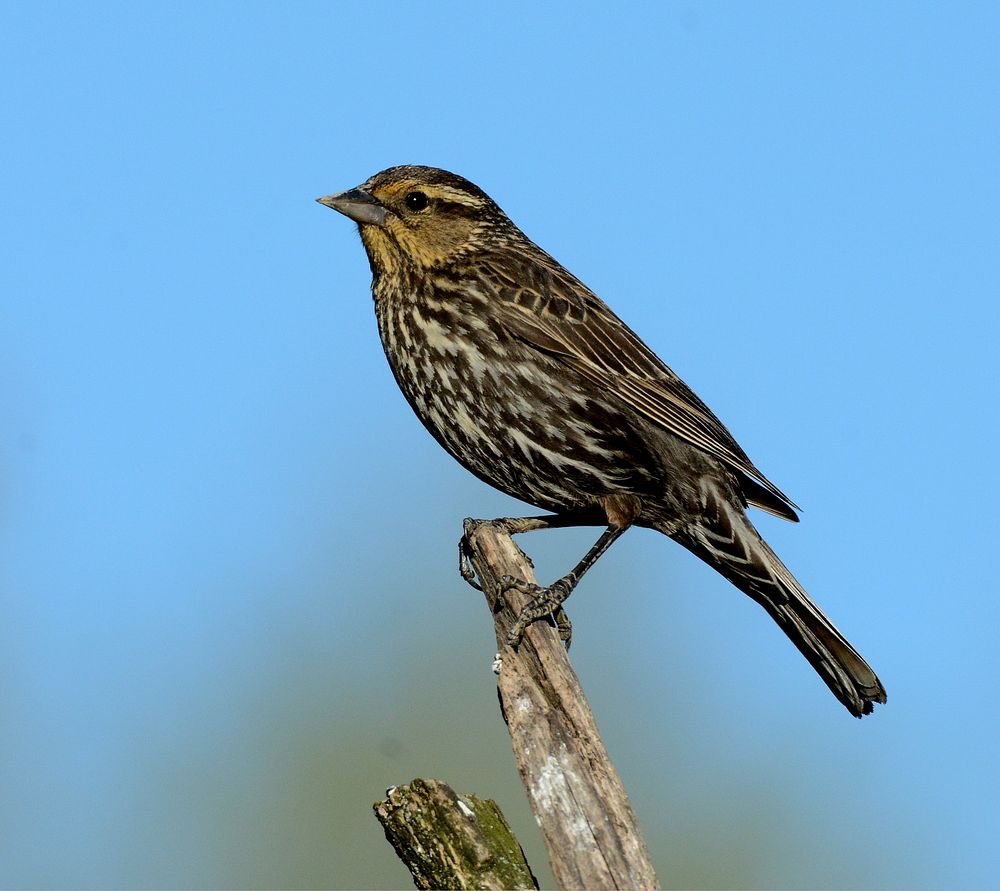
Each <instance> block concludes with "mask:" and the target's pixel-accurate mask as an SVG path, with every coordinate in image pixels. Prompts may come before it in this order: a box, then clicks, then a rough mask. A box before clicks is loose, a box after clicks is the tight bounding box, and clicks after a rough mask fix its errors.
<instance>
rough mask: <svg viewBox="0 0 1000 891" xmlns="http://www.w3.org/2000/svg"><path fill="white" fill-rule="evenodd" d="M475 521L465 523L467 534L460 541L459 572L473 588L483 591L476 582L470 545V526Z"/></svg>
mask: <svg viewBox="0 0 1000 891" xmlns="http://www.w3.org/2000/svg"><path fill="white" fill-rule="evenodd" d="M475 522H476V521H475V520H466V521H465V534H464V535H463V536H462V537H461V538H460V539H459V540H458V572H459V575H461V576H462V578H463V579H465V580H466V581H467V582H468V583H469V584H470V585H472V587H473V588H475V589H476V590H477V591H482V590H483V586H482V585H480V584H479V582H477V581H476V570H475V568H474V567H473V565H472V547H471V546H470V544H469V533H470V532H471V531H472V529H471V528H470V526H469V524H470V523H475Z"/></svg>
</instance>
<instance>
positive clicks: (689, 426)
mask: <svg viewBox="0 0 1000 891" xmlns="http://www.w3.org/2000/svg"><path fill="white" fill-rule="evenodd" d="M318 200H319V201H320V203H322V204H325V205H326V206H327V207H331V208H333V209H334V210H337V211H339V212H340V213H342V214H344V215H345V216H347V217H349V218H350V219H352V220H354V221H355V222H356V223H357V224H358V229H359V230H360V232H361V240H362V242H363V243H364V246H365V250H366V251H367V253H368V261H369V263H370V265H371V271H372V294H373V296H374V298H375V315H376V318H377V321H378V330H379V334H380V336H381V338H382V346H383V348H384V349H385V355H386V358H387V359H388V360H389V366H390V367H391V368H392V373H393V375H395V378H396V382H397V383H398V384H399V387H400V389H401V390H402V391H403V394H404V395H405V397H406V399H407V401H408V402H409V403H410V405H411V406H412V408H413V410H414V411H415V412H416V413H417V417H419V418H420V420H421V421H422V422H423V424H424V426H425V427H426V428H427V429H428V430H429V431H430V432H431V434H432V435H433V436H434V438H435V439H436V440H437V441H438V442H439V443H440V444H441V445H442V446H444V448H445V449H446V450H447V451H448V452H449V453H450V454H451V455H452V456H453V457H455V458H456V459H457V460H458V461H460V462H461V463H462V464H463V465H464V466H465V467H466V468H468V469H469V470H471V471H472V472H473V473H474V474H475V475H476V476H478V477H479V478H480V479H482V480H484V481H485V482H487V483H489V484H490V485H491V486H495V487H496V488H497V489H500V490H501V491H502V492H506V493H507V494H508V495H512V496H513V497H515V498H518V499H520V500H521V501H526V502H528V503H530V504H534V505H537V506H538V507H540V508H542V509H544V510H548V511H551V512H552V516H547V517H531V518H523V519H506V520H498V521H496V522H498V523H500V524H502V525H503V526H504V528H506V529H507V530H508V531H511V532H527V531H530V530H533V529H542V528H550V527H554V526H569V525H606V526H607V528H606V530H605V531H604V533H603V534H602V535H601V537H600V538H599V539H598V541H597V543H596V544H595V545H594V546H593V548H591V549H590V551H589V552H588V553H587V554H586V555H585V556H584V558H583V559H582V560H581V561H580V563H579V564H578V565H577V566H576V567H574V569H573V570H572V571H571V572H569V573H568V574H567V575H565V576H564V577H563V578H561V579H559V580H558V581H556V582H555V583H553V584H552V585H550V586H548V587H544V588H543V587H539V586H535V585H529V584H527V583H526V582H524V581H522V580H518V579H506V580H505V584H506V585H507V587H517V588H518V589H520V590H522V591H526V592H528V593H529V594H530V595H532V598H533V599H532V600H531V602H530V603H529V604H528V606H527V607H525V609H524V611H523V612H522V613H521V615H520V616H519V618H518V620H517V622H516V624H515V625H514V628H513V629H512V631H511V636H510V643H511V644H512V645H514V646H516V645H517V643H518V642H519V641H520V639H521V636H522V635H523V633H524V630H525V628H526V627H527V626H528V625H529V624H530V623H531V622H533V621H535V620H536V619H539V618H542V617H543V616H548V615H551V614H554V613H555V614H561V613H562V608H561V604H562V602H563V601H564V600H565V599H566V597H567V596H569V594H570V592H571V591H572V590H573V588H574V587H575V585H576V583H577V582H578V581H579V579H580V577H581V576H582V575H583V574H584V573H585V572H586V571H587V570H588V569H589V568H590V567H591V566H592V565H593V564H594V562H595V561H596V560H597V559H598V558H599V557H600V556H601V554H603V553H604V552H605V551H606V550H607V549H608V547H610V545H611V544H612V542H614V541H615V539H617V538H618V537H619V536H620V535H621V534H622V533H623V532H624V531H625V530H626V529H628V528H629V526H632V525H638V526H644V527H647V528H650V529H656V530H657V531H659V532H662V533H663V534H664V535H667V536H669V537H670V538H672V539H673V540H674V541H676V542H679V543H680V544H682V545H684V547H686V548H687V549H688V550H690V551H692V552H693V553H694V554H696V555H697V556H698V557H700V558H701V559H702V560H704V561H705V562H706V563H708V564H709V565H710V566H711V567H713V568H714V569H716V570H717V571H718V572H720V573H721V574H722V575H723V576H725V577H726V578H727V579H729V580H730V581H731V582H732V583H733V584H734V585H736V587H737V588H739V589H740V590H741V591H743V592H744V593H746V594H748V595H749V596H750V597H752V598H753V599H754V600H755V601H756V602H757V603H759V604H760V605H761V606H762V607H764V609H765V610H766V611H767V612H768V614H769V615H770V616H771V617H772V618H773V619H774V620H775V621H776V622H777V623H778V625H779V626H780V627H781V629H782V630H783V631H784V632H785V634H787V635H788V637H789V638H790V639H791V640H792V642H793V643H794V644H795V646H797V647H798V648H799V650H800V651H801V652H802V653H803V655H804V656H805V657H806V658H807V659H808V660H809V662H810V663H811V664H812V666H813V667H814V668H815V669H816V671H817V672H818V673H819V675H820V677H822V678H823V680H824V681H825V682H826V683H827V685H828V686H829V687H830V689H831V690H832V691H833V693H834V695H836V697H837V698H838V699H839V700H840V701H841V702H842V703H843V704H844V705H845V706H846V707H847V709H848V710H849V711H850V712H851V714H853V715H857V716H861V715H864V714H868V713H870V712H871V711H872V707H873V703H876V702H880V703H882V702H885V701H886V695H885V690H884V688H883V687H882V684H881V682H880V681H879V679H878V678H877V677H876V676H875V672H873V671H872V669H871V668H870V667H869V666H868V663H866V662H865V660H864V659H862V658H861V656H860V655H859V654H858V652H857V651H856V650H855V649H854V647H852V646H851V645H850V643H848V642H847V640H846V639H845V638H844V636H843V635H842V634H841V633H840V632H839V631H838V630H837V629H836V628H835V627H834V625H833V623H832V622H831V621H830V620H829V619H828V618H827V617H826V616H825V615H824V614H823V612H822V611H821V610H820V608H819V607H818V606H817V605H816V604H815V603H813V601H812V600H811V599H810V598H809V597H808V595H807V594H806V593H805V591H804V590H803V589H802V587H801V586H800V585H799V583H798V582H797V581H796V580H795V579H794V578H793V576H792V574H791V573H790V572H789V571H788V570H787V569H786V568H785V566H784V564H782V562H781V561H780V560H779V559H778V557H777V556H776V555H775V554H774V552H773V551H772V550H771V549H770V547H768V545H767V544H766V543H765V542H764V541H763V539H762V538H761V537H760V535H759V534H758V533H757V530H756V529H755V528H754V526H753V525H752V524H751V522H750V520H749V519H748V518H747V515H746V508H747V506H752V507H757V508H760V509H761V510H764V511H767V512H768V513H771V514H775V515H776V516H779V517H783V518H785V519H786V520H792V521H797V520H798V517H797V516H796V513H795V505H794V504H793V503H792V502H791V501H790V500H789V499H788V497H787V496H786V495H785V494H784V493H783V492H782V491H781V490H780V489H778V487H777V486H775V485H774V484H773V483H771V482H770V481H769V480H768V479H767V478H766V477H765V476H764V474H763V473H761V472H760V471H759V470H758V469H757V468H756V467H755V466H754V465H753V463H752V462H751V461H750V459H749V458H748V457H747V455H746V453H745V452H744V451H743V449H741V448H740V446H739V445H738V444H737V443H736V440H735V439H733V437H732V435H731V434H730V433H729V431H728V430H727V429H726V428H725V427H724V426H723V425H722V423H721V422H720V421H719V419H718V418H717V417H716V416H715V415H714V414H713V413H712V412H711V410H710V409H709V408H708V407H707V406H706V405H705V404H704V403H703V402H702V401H701V400H700V399H699V398H698V397H697V396H696V395H695V394H694V393H693V392H692V391H691V390H690V389H689V388H688V387H687V386H686V385H685V384H684V382H683V381H682V380H681V379H680V378H679V377H678V376H677V375H676V374H674V372H673V371H671V370H670V369H669V368H668V367H667V366H666V365H665V364H664V363H663V362H662V361H661V360H660V359H659V358H658V357H657V356H656V355H655V354H654V353H653V351H652V350H651V349H650V348H649V347H647V346H646V344H644V343H643V342H642V341H641V340H640V339H639V337H638V336H637V335H636V334H635V333H634V332H633V331H632V330H631V329H630V328H629V327H628V326H627V325H626V324H625V323H624V322H622V321H621V319H619V318H618V316H616V315H615V314H614V313H613V312H612V311H611V310H610V309H609V308H608V306H607V305H606V304H604V303H603V302H602V301H601V300H600V299H599V298H598V297H597V296H596V295H595V294H594V293H593V292H592V291H591V290H590V289H589V288H588V287H587V286H586V285H584V284H583V283H582V282H581V281H580V280H579V279H577V278H575V277H574V276H573V275H571V274H570V273H569V272H568V271H567V270H566V269H564V268H563V267H562V266H561V265H560V264H559V263H558V262H556V260H554V259H553V258H552V257H551V256H549V255H548V254H547V253H545V251H543V250H542V249H541V248H539V247H538V246H537V245H535V244H534V243H533V242H532V241H531V240H530V239H529V238H528V237H527V236H526V235H525V234H524V233H523V232H521V230H520V229H518V228H517V226H515V225H514V223H512V222H511V221H510V219H509V218H508V217H507V215H506V214H505V213H504V212H503V211H502V210H501V209H500V208H499V207H498V206H497V204H496V203H495V202H494V201H493V200H492V199H491V198H490V197H489V196H488V195H487V194H486V193H485V192H484V191H483V190H482V189H480V188H479V187H478V186H476V185H473V183H471V182H469V181H468V180H466V179H463V178H462V177H460V176H456V175H455V174H453V173H448V172H447V171H444V170H438V169H436V168H433V167H415V166H402V167H391V168H389V169H388V170H383V171H382V172H381V173H377V174H375V176H373V177H372V178H371V179H369V180H368V181H367V182H365V183H364V184H362V185H361V186H359V187H358V188H356V189H350V190H348V191H346V192H341V193H340V194H337V195H330V196H328V197H326V198H320V199H318ZM463 574H464V575H466V577H467V578H471V571H470V570H469V569H468V567H467V565H466V566H465V567H464V572H463ZM563 615H564V614H563ZM563 627H564V628H565V627H566V626H565V625H563ZM567 636H568V635H567Z"/></svg>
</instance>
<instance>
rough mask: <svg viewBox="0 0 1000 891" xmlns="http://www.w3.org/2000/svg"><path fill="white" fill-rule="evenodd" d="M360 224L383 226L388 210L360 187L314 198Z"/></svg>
mask: <svg viewBox="0 0 1000 891" xmlns="http://www.w3.org/2000/svg"><path fill="white" fill-rule="evenodd" d="M316 200H317V201H318V202H319V203H320V204H325V205H326V206H327V207H332V208H333V209H334V210H336V211H338V212H339V213H342V214H343V215H344V216H345V217H350V218H351V219H352V220H354V222H355V223H360V224H362V225H366V224H367V225H372V226H380V227H381V226H384V225H385V217H386V214H387V213H388V211H387V210H386V209H385V207H383V206H382V204H380V203H379V201H378V200H377V199H375V198H373V197H372V196H371V195H369V194H368V193H367V192H363V191H361V189H348V190H347V191H346V192H340V193H339V194H337V195H327V196H326V197H325V198H317V199H316Z"/></svg>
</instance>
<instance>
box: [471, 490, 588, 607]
mask: <svg viewBox="0 0 1000 891" xmlns="http://www.w3.org/2000/svg"><path fill="white" fill-rule="evenodd" d="M605 522H606V521H605V519H604V517H603V516H602V515H601V514H600V513H599V512H596V511H594V510H588V509H584V510H581V511H566V512H565V513H561V514H545V515H544V516H541V517H498V518H497V519H495V520H473V519H471V518H469V519H466V521H465V534H464V535H462V537H461V539H459V542H458V571H459V574H460V575H461V576H462V578H463V579H465V580H466V581H467V582H468V583H469V584H470V585H472V587H473V588H475V589H476V590H477V591H482V590H483V589H482V587H481V586H480V585H479V582H477V581H476V571H475V569H473V568H472V559H471V556H472V554H471V550H470V547H469V535H470V534H471V531H472V530H473V529H475V528H476V527H477V526H482V525H484V524H486V525H489V526H493V527H494V528H495V529H498V530H499V531H501V532H506V533H507V534H508V535H520V534H521V533H523V532H535V531H537V530H539V529H564V528H566V527H567V526H602V525H603V524H604V523H605ZM566 622H567V624H568V623H569V619H568V618H567V619H566Z"/></svg>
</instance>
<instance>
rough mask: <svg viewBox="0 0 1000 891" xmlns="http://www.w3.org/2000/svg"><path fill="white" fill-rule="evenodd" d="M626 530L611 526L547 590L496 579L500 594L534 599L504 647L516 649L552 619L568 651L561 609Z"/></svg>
mask: <svg viewBox="0 0 1000 891" xmlns="http://www.w3.org/2000/svg"><path fill="white" fill-rule="evenodd" d="M627 528H628V526H618V525H616V524H613V523H612V524H611V525H610V526H608V528H607V529H605V530H604V532H602V533H601V537H600V538H599V539H597V541H596V542H595V544H594V546H593V547H592V548H591V549H590V550H589V551H587V553H586V554H585V555H584V557H583V559H582V560H581V561H580V562H579V563H577V564H576V566H574V567H573V569H571V570H570V571H569V572H568V573H566V575H564V576H563V577H562V578H561V579H559V580H558V581H555V582H553V583H552V584H551V585H549V586H548V587H545V588H543V587H541V586H540V585H533V584H531V583H530V582H525V581H523V580H521V579H516V578H514V577H513V576H509V575H505V576H503V577H501V578H500V579H498V580H497V585H498V587H499V588H500V590H501V591H508V590H510V589H511V588H513V589H515V590H516V591H520V592H522V593H523V594H531V595H533V596H532V599H531V600H530V601H528V603H527V604H526V605H525V607H524V609H522V610H521V612H520V614H519V615H518V617H517V621H516V622H515V623H514V625H513V627H512V628H511V629H510V633H509V634H508V635H507V643H508V644H509V645H510V646H512V647H514V649H517V647H518V645H519V644H520V643H521V639H522V638H523V637H524V632H525V629H526V628H527V627H528V626H529V625H530V624H531V623H532V622H534V621H536V620H537V619H541V618H543V617H544V616H549V615H551V616H552V617H553V619H554V620H555V623H556V627H557V628H558V629H559V637H560V638H561V639H562V641H563V642H564V643H565V644H566V648H567V649H569V645H570V641H571V639H572V626H571V625H570V623H569V617H568V616H567V615H566V613H565V612H564V610H563V608H562V603H563V601H564V600H565V599H566V598H567V597H569V595H570V594H571V593H572V592H573V589H574V588H575V587H576V584H577V582H579V581H580V579H581V578H583V574H584V573H585V572H586V571H587V570H588V569H590V567H591V566H593V565H594V564H595V563H596V562H597V561H598V559H599V558H600V556H601V554H603V553H604V552H605V551H606V550H607V549H608V548H610V547H611V545H612V544H614V542H615V541H616V540H617V538H618V537H619V536H620V535H621V534H622V533H623V532H624V531H625V530H626V529H627Z"/></svg>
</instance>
